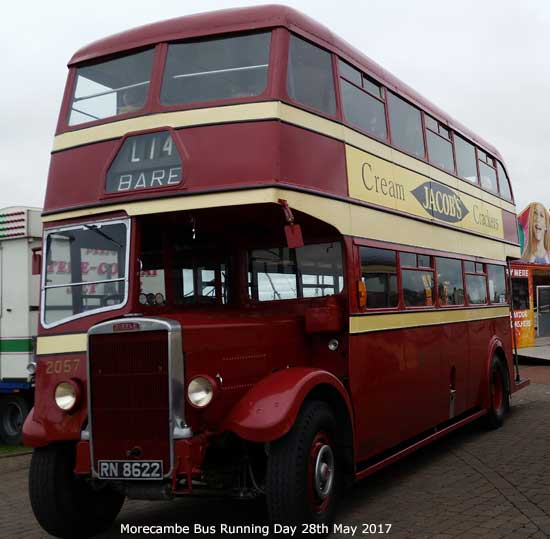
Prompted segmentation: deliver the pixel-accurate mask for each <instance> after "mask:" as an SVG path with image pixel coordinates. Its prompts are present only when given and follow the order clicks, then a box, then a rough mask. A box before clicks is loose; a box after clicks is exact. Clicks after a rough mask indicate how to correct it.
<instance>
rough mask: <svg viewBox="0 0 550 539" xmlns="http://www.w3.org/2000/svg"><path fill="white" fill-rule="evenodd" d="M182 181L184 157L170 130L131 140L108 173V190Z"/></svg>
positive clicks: (136, 189) (120, 152) (142, 187)
mask: <svg viewBox="0 0 550 539" xmlns="http://www.w3.org/2000/svg"><path fill="white" fill-rule="evenodd" d="M181 181H182V166H181V157H180V155H179V152H178V149H177V147H176V143H175V142H174V140H173V139H172V136H171V135H170V133H169V132H168V131H161V132H157V133H147V134H146V135H136V136H133V137H128V138H127V139H126V140H125V141H124V144H123V145H122V147H121V148H120V150H119V152H118V154H117V156H116V157H115V159H114V161H113V162H112V164H111V166H110V167H109V170H108V171H107V178H106V182H105V191H106V192H107V193H123V192H125V191H138V190H141V189H152V188H158V187H170V186H174V185H177V184H178V183H180V182H181Z"/></svg>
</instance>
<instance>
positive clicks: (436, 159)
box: [424, 115, 455, 172]
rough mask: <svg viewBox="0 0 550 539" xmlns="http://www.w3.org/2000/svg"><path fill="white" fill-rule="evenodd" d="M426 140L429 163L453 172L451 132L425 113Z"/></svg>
mask: <svg viewBox="0 0 550 539" xmlns="http://www.w3.org/2000/svg"><path fill="white" fill-rule="evenodd" d="M424 121H425V123H426V141H427V143H428V158H429V160H430V163H433V164H434V165H437V166H438V167H440V168H442V169H445V170H447V171H448V172H454V170H455V164H454V159H453V143H452V142H451V132H450V131H449V129H447V128H446V127H445V126H444V125H442V124H440V123H439V122H438V121H437V120H434V119H433V118H432V117H430V116H427V115H425V116H424Z"/></svg>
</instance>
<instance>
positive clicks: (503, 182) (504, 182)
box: [497, 161, 512, 202]
mask: <svg viewBox="0 0 550 539" xmlns="http://www.w3.org/2000/svg"><path fill="white" fill-rule="evenodd" d="M497 170H498V185H499V187H500V194H501V196H502V197H503V198H505V199H506V200H509V201H510V202H511V201H512V189H510V180H509V179H508V175H507V174H506V171H505V170H504V167H503V166H502V165H501V164H500V161H497Z"/></svg>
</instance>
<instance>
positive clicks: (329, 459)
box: [315, 445, 334, 500]
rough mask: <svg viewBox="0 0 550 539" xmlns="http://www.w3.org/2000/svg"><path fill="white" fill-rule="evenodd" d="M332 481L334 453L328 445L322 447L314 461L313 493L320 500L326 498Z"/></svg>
mask: <svg viewBox="0 0 550 539" xmlns="http://www.w3.org/2000/svg"><path fill="white" fill-rule="evenodd" d="M333 480H334V453H333V452H332V449H331V447H330V446H329V445H323V446H321V448H320V449H319V452H318V453H317V458H316V460H315V491H316V493H317V496H319V498H320V499H321V500H324V499H325V498H327V497H328V496H329V495H330V493H331V490H332V483H333Z"/></svg>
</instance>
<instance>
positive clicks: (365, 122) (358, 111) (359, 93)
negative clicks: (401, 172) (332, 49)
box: [338, 60, 388, 139]
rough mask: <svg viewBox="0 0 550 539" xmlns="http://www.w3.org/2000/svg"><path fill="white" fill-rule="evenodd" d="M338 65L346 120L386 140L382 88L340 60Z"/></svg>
mask: <svg viewBox="0 0 550 539" xmlns="http://www.w3.org/2000/svg"><path fill="white" fill-rule="evenodd" d="M338 65H339V70H340V86H341V89H342V105H343V107H344V115H345V117H346V119H347V120H348V121H349V122H351V123H353V124H355V125H357V127H359V128H360V129H363V130H364V131H367V132H368V133H372V134H373V135H375V136H377V137H378V138H381V139H386V138H387V136H388V133H387V130H386V106H385V104H384V101H382V98H383V89H382V87H381V86H380V85H379V84H377V83H376V82H374V81H372V80H370V79H369V78H367V77H366V76H365V75H363V74H362V73H361V72H359V71H357V70H356V69H354V68H353V67H351V66H350V65H348V64H346V63H345V62H342V61H341V60H340V62H339V63H338Z"/></svg>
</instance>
